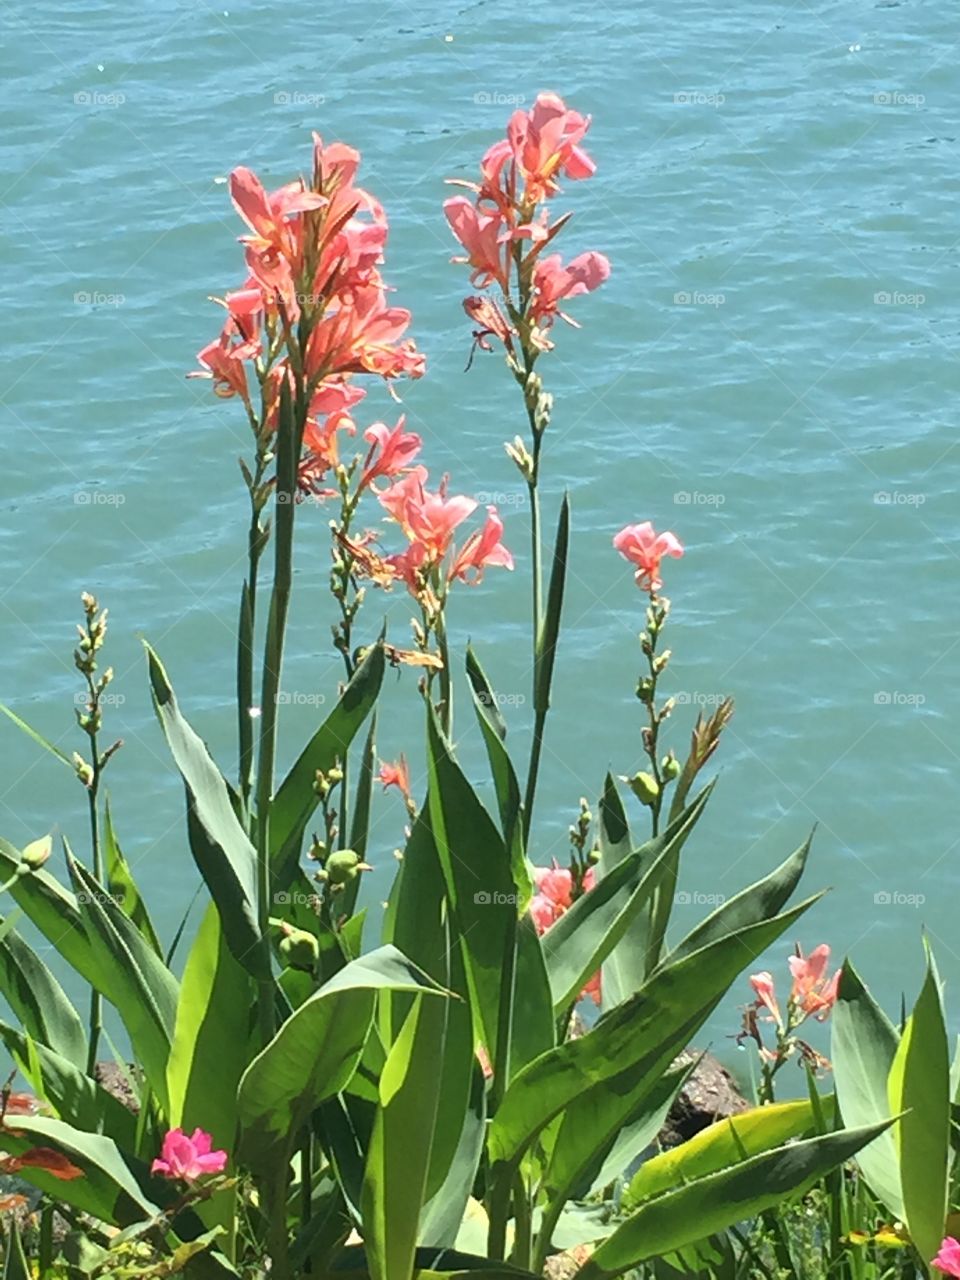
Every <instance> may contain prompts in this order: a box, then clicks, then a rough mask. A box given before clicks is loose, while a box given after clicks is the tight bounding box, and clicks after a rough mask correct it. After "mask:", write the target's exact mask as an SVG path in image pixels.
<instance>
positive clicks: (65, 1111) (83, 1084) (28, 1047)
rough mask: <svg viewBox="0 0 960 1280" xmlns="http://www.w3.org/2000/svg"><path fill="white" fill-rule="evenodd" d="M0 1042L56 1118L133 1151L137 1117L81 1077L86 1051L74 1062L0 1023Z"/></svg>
mask: <svg viewBox="0 0 960 1280" xmlns="http://www.w3.org/2000/svg"><path fill="white" fill-rule="evenodd" d="M0 1039H2V1040H3V1043H4V1044H5V1045H6V1048H7V1050H8V1052H9V1053H10V1056H11V1057H12V1058H14V1059H15V1060H16V1061H17V1062H18V1063H19V1065H20V1069H21V1071H22V1072H23V1073H24V1075H25V1076H26V1077H27V1078H28V1079H29V1080H30V1082H31V1084H32V1085H33V1087H34V1089H35V1090H36V1092H37V1093H38V1094H39V1095H40V1096H41V1097H44V1098H46V1100H47V1101H48V1102H49V1103H50V1104H51V1105H52V1106H53V1107H54V1109H55V1110H56V1112H57V1115H58V1118H59V1119H61V1120H65V1121H66V1122H67V1123H68V1124H71V1125H73V1127H74V1128H76V1129H84V1130H86V1131H87V1132H90V1133H106V1134H107V1135H108V1136H109V1137H111V1138H113V1140H114V1141H115V1142H116V1143H117V1144H118V1145H119V1146H120V1147H121V1148H123V1149H131V1148H133V1146H134V1142H135V1137H136V1129H137V1121H136V1117H135V1116H134V1114H133V1113H132V1112H131V1111H128V1110H127V1108H126V1107H125V1106H124V1105H123V1103H122V1102H120V1101H119V1100H118V1099H117V1098H115V1097H114V1096H113V1095H112V1094H110V1093H108V1092H107V1091H106V1089H104V1088H103V1087H102V1086H101V1085H99V1084H97V1082H96V1081H95V1080H91V1079H90V1077H89V1076H88V1075H85V1074H84V1072H83V1069H82V1067H80V1066H79V1065H78V1063H81V1062H85V1061H86V1057H87V1054H86V1049H84V1051H83V1054H82V1055H81V1056H80V1057H78V1058H76V1059H75V1060H71V1059H69V1058H64V1057H62V1056H61V1055H60V1054H59V1053H56V1052H54V1050H53V1049H50V1048H48V1047H47V1046H46V1045H45V1044H41V1043H40V1042H39V1041H33V1042H31V1041H30V1039H29V1037H28V1035H27V1034H26V1033H25V1032H23V1031H21V1030H20V1029H19V1028H17V1027H9V1026H7V1025H6V1024H5V1023H2V1022H0ZM31 1051H32V1053H33V1054H34V1055H35V1062H36V1064H37V1066H38V1068H39V1079H34V1077H33V1075H32V1073H31V1071H30V1064H29V1059H30V1055H31Z"/></svg>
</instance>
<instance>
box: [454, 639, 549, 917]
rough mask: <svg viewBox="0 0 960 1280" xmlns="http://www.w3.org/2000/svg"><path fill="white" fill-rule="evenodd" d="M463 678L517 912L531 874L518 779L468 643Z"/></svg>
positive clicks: (525, 901)
mask: <svg viewBox="0 0 960 1280" xmlns="http://www.w3.org/2000/svg"><path fill="white" fill-rule="evenodd" d="M467 678H468V680H469V681H470V688H471V692H472V694H473V705H474V709H475V711H476V713H477V720H478V722H479V724H480V731H481V733H482V734H483V741H484V745H485V746H486V749H487V759H488V760H489V761H490V772H491V773H492V775H493V785H494V790H495V791H496V795H497V808H498V810H499V813H500V830H501V831H502V833H503V842H504V844H505V845H506V847H507V850H508V852H509V854H510V866H511V868H512V870H513V882H514V885H515V886H516V891H517V894H518V898H519V901H518V903H517V907H518V910H519V911H520V912H523V911H525V910H526V908H527V906H528V905H529V902H530V899H531V898H532V897H533V877H532V875H531V873H530V864H529V862H528V861H527V857H526V854H525V852H524V848H523V813H522V799H521V795H520V783H519V782H518V781H517V775H516V771H515V769H514V767H513V761H512V760H511V759H510V756H509V753H508V752H507V748H506V746H505V742H504V740H505V738H506V736H507V726H506V723H505V721H504V719H503V716H502V715H501V714H500V707H499V705H498V702H497V695H496V693H494V691H493V687H492V686H491V684H490V681H489V680H488V679H487V677H486V674H485V672H484V670H483V668H482V667H481V665H480V662H479V660H478V659H477V656H476V654H475V653H474V651H473V649H472V648H471V647H470V646H469V645H468V646H467Z"/></svg>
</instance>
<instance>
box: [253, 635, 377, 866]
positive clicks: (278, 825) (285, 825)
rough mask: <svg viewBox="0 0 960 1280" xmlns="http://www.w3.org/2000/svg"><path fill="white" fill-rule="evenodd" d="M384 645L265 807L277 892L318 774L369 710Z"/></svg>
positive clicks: (339, 755)
mask: <svg viewBox="0 0 960 1280" xmlns="http://www.w3.org/2000/svg"><path fill="white" fill-rule="evenodd" d="M383 667H384V656H383V645H382V644H381V643H379V642H378V643H377V644H375V645H374V646H373V647H372V648H371V649H370V652H369V653H368V654H367V655H366V657H365V658H364V660H363V661H362V662H361V663H360V666H359V667H358V668H357V670H356V671H355V672H354V675H353V678H352V679H351V681H350V683H349V684H348V685H347V687H346V689H344V691H343V694H342V695H341V697H340V701H339V702H338V703H337V705H336V706H335V707H334V709H333V711H331V713H330V715H329V716H327V718H326V720H325V721H324V722H323V724H322V725H321V726H320V728H319V729H318V730H317V732H316V733H315V734H314V735H313V737H312V738H311V739H310V741H309V742H308V743H307V745H306V746H305V747H304V749H303V751H302V752H301V754H300V757H299V759H298V760H297V762H296V763H295V764H294V766H293V768H292V769H291V770H290V772H289V773H288V774H287V776H286V777H285V778H284V780H283V782H282V783H281V784H280V786H279V788H278V789H277V793H276V795H275V796H274V798H273V803H272V804H271V806H270V856H271V860H272V865H273V877H274V879H275V881H276V883H277V887H278V888H280V889H285V888H286V887H287V885H288V883H289V879H290V877H291V876H292V875H293V872H294V871H295V870H296V867H297V864H298V862H299V860H300V846H301V843H302V841H303V834H304V832H305V831H306V828H307V823H308V822H309V821H310V818H311V816H312V814H313V812H314V810H315V809H316V807H317V805H318V804H319V802H320V800H319V796H318V795H317V792H316V790H315V789H314V785H313V783H314V779H315V778H316V775H317V771H318V770H323V771H324V772H326V771H327V770H328V769H332V768H333V766H334V764H335V763H336V762H337V760H343V759H344V758H345V757H346V754H347V748H348V747H349V746H350V743H351V742H352V741H353V739H354V736H355V735H356V733H357V731H358V729H359V728H360V726H361V725H362V724H363V722H364V720H366V718H367V716H368V715H369V714H370V712H371V710H372V709H373V705H374V703H375V702H376V700H377V695H378V694H379V692H380V684H381V681H382V680H383Z"/></svg>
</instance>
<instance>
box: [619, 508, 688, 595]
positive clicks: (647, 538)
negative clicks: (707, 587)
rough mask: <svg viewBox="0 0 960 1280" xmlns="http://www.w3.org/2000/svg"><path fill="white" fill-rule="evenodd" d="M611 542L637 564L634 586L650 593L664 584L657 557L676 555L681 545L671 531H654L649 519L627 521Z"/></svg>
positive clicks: (677, 555)
mask: <svg viewBox="0 0 960 1280" xmlns="http://www.w3.org/2000/svg"><path fill="white" fill-rule="evenodd" d="M613 545H614V546H615V547H616V549H617V550H618V551H619V552H620V554H621V555H622V556H623V558H624V559H625V560H629V561H630V562H631V564H635V565H636V566H637V571H636V573H635V575H634V577H635V578H636V581H637V586H639V587H642V588H643V590H644V591H649V592H651V593H653V592H654V591H659V590H660V588H661V587H662V586H663V582H662V581H661V579H660V561H661V560H662V559H663V557H664V556H673V557H674V558H675V559H679V558H680V557H681V556H682V555H683V547H682V546H681V545H680V541H679V539H678V538H677V537H676V535H675V534H672V533H656V532H655V530H654V527H653V525H652V524H651V523H650V521H649V520H645V521H644V522H643V523H642V524H628V525H627V526H626V527H625V528H623V529H621V530H620V532H619V533H618V534H617V536H616V537H615V538H614V540H613Z"/></svg>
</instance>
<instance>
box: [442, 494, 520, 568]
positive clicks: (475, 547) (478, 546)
mask: <svg viewBox="0 0 960 1280" xmlns="http://www.w3.org/2000/svg"><path fill="white" fill-rule="evenodd" d="M502 537H503V521H502V520H501V519H500V517H499V515H497V508H496V507H487V519H486V523H485V524H484V526H483V528H482V529H481V530H480V531H479V532H478V533H471V534H470V537H469V538H467V540H466V542H465V543H464V544H463V546H462V547H461V548H460V550H459V551H458V552H457V554H456V557H455V558H454V561H453V564H452V565H451V567H450V575H449V576H450V577H451V578H459V579H460V580H461V581H462V582H470V583H473V584H476V583H478V582H479V581H480V580H481V578H482V577H483V570H484V568H485V567H486V566H487V565H499V566H501V567H502V568H504V569H512V568H513V556H512V555H511V554H510V552H509V551H508V550H507V548H506V547H505V546H504V545H503V543H502V542H501V541H500V539H501V538H502Z"/></svg>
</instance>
